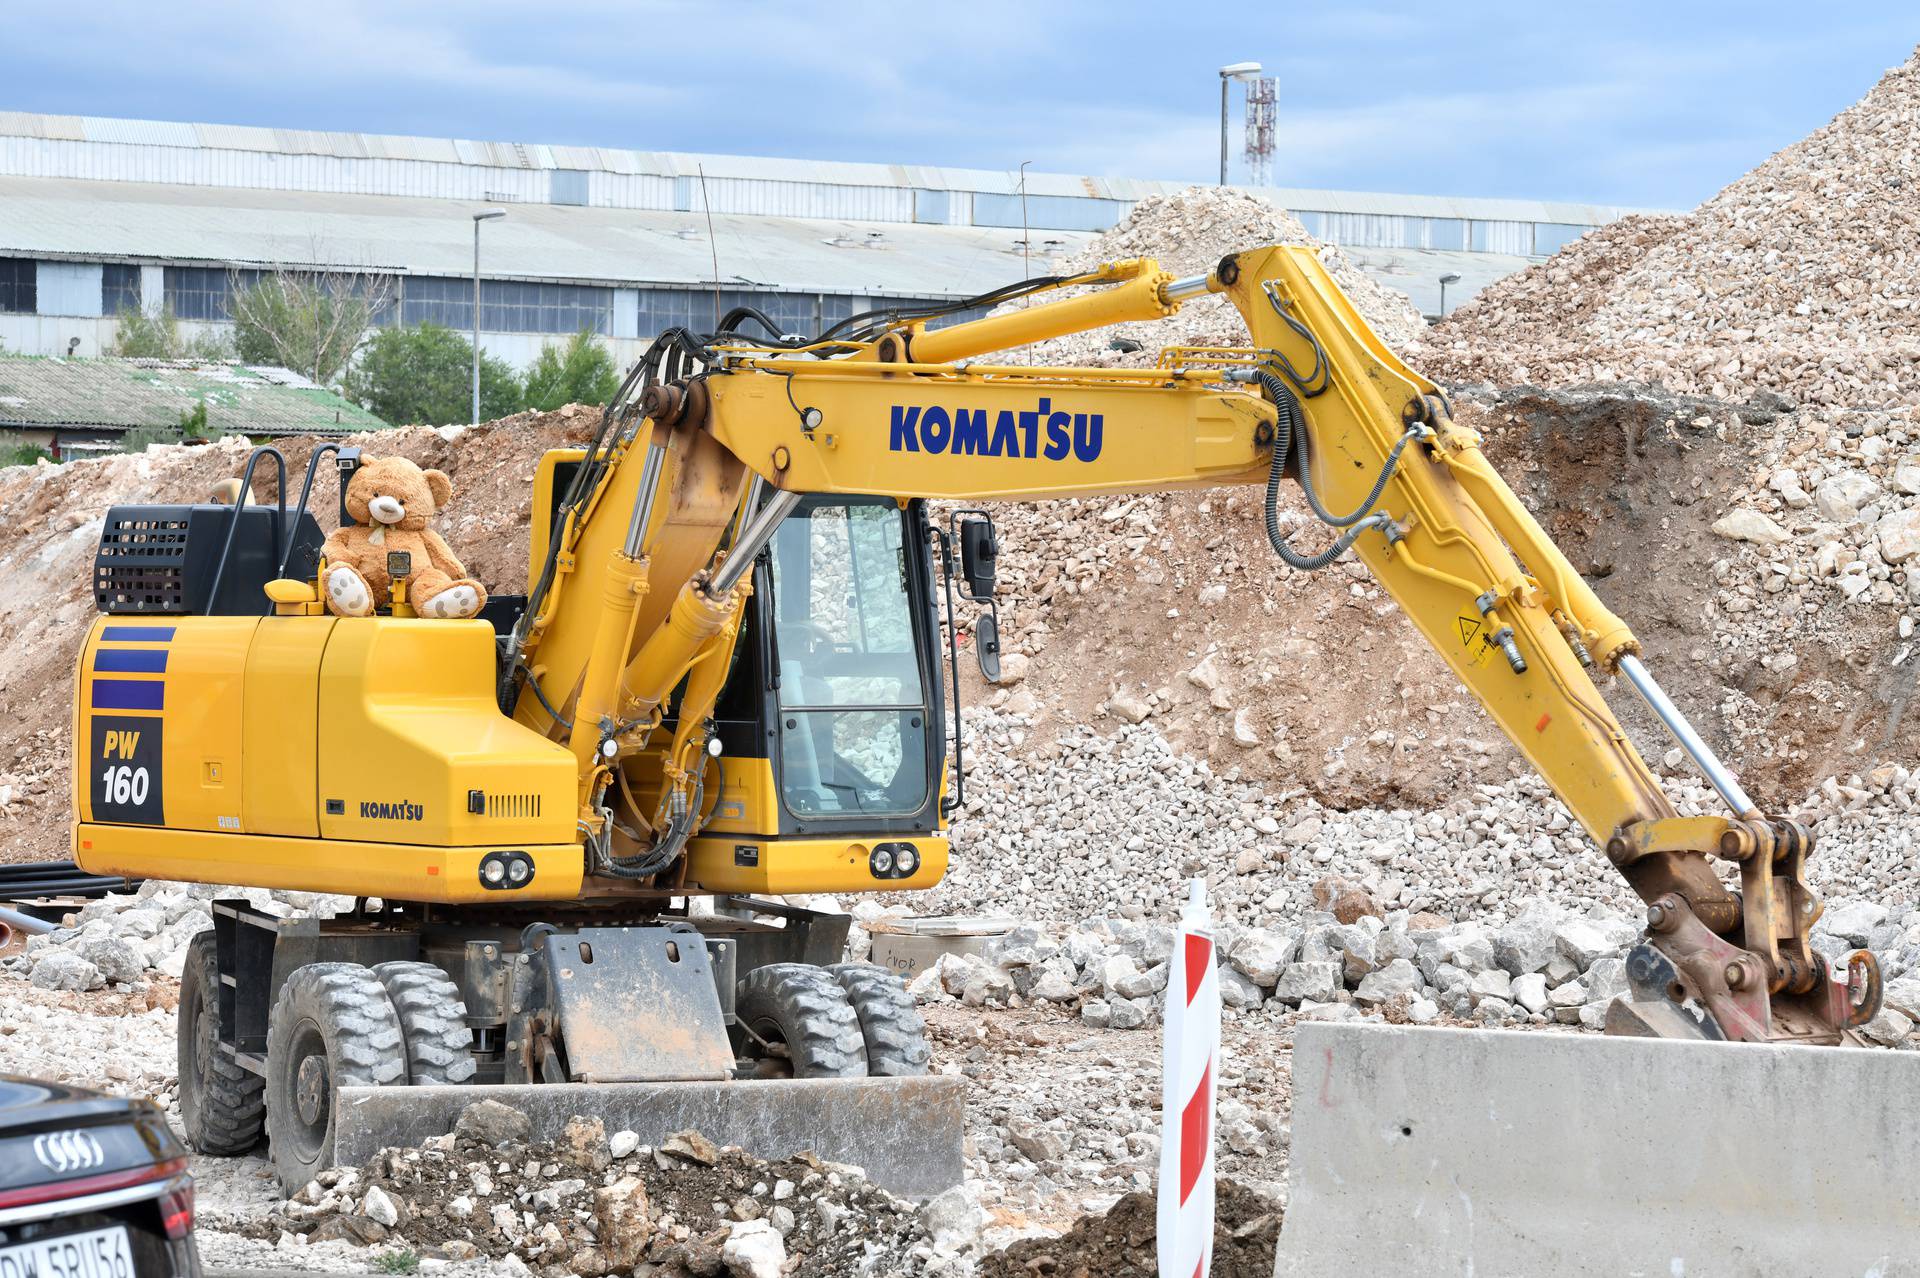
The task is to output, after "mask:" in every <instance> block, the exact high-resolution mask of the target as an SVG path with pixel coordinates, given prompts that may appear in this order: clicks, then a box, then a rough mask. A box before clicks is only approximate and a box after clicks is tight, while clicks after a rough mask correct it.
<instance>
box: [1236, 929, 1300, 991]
mask: <svg viewBox="0 0 1920 1278" xmlns="http://www.w3.org/2000/svg"><path fill="white" fill-rule="evenodd" d="M1295 948H1296V946H1295V942H1294V939H1293V938H1292V937H1291V936H1281V935H1279V934H1278V933H1275V932H1269V931H1267V930H1266V929H1265V928H1258V927H1255V928H1248V929H1247V930H1246V931H1245V932H1244V933H1242V934H1241V936H1240V939H1239V940H1237V941H1235V942H1234V943H1233V947H1232V949H1230V950H1229V951H1228V952H1227V961H1228V962H1229V963H1231V964H1233V968H1234V970H1235V971H1236V972H1239V973H1240V974H1241V975H1242V976H1244V977H1246V978H1247V979H1248V980H1250V981H1252V982H1253V983H1254V984H1255V985H1259V986H1262V987H1264V988H1267V989H1271V988H1272V987H1273V984H1274V982H1276V981H1278V980H1279V979H1280V973H1281V971H1282V970H1283V969H1284V968H1285V967H1286V966H1287V964H1289V963H1291V962H1292V961H1293V956H1294V950H1295Z"/></svg>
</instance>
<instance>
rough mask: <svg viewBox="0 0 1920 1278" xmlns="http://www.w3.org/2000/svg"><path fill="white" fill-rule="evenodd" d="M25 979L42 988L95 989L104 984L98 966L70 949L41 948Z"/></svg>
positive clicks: (37, 987)
mask: <svg viewBox="0 0 1920 1278" xmlns="http://www.w3.org/2000/svg"><path fill="white" fill-rule="evenodd" d="M27 979H28V981H29V982H30V983H31V984H32V985H33V986H34V987H35V988H36V989H43V990H97V989H99V988H100V987H101V986H102V985H104V984H106V979H105V978H104V977H102V976H101V975H100V969H99V968H97V967H95V966H94V965H93V964H91V963H89V962H87V960H85V959H83V958H81V957H80V956H79V955H78V954H75V953H74V952H73V951H71V950H54V949H49V950H43V951H42V952H41V954H40V957H39V958H38V959H36V960H35V961H34V964H33V973H32V975H31V976H29V977H28V978H27Z"/></svg>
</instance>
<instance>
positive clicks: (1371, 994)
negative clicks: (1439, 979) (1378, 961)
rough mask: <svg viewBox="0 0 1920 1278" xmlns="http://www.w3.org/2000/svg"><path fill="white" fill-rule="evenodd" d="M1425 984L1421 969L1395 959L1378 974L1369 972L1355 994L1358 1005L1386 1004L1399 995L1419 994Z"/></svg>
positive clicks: (1402, 960) (1403, 960)
mask: <svg viewBox="0 0 1920 1278" xmlns="http://www.w3.org/2000/svg"><path fill="white" fill-rule="evenodd" d="M1423 984H1424V982H1422V981H1421V979H1420V969H1419V968H1417V967H1415V966H1414V965H1413V964H1411V963H1409V962H1407V960H1405V959H1395V960H1394V961H1393V962H1391V963H1389V964H1387V965H1386V966H1385V967H1383V968H1381V969H1380V970H1379V971H1377V972H1369V973H1368V974H1367V976H1366V978H1365V979H1364V980H1362V981H1361V982H1360V988H1359V989H1358V990H1356V991H1355V992H1354V996H1353V999H1354V1002H1356V1003H1384V1002H1386V1001H1387V1000H1388V999H1390V998H1393V997H1394V996H1395V995H1398V994H1405V995H1408V996H1409V997H1411V996H1412V995H1415V994H1418V993H1419V992H1420V990H1421V988H1422V986H1423Z"/></svg>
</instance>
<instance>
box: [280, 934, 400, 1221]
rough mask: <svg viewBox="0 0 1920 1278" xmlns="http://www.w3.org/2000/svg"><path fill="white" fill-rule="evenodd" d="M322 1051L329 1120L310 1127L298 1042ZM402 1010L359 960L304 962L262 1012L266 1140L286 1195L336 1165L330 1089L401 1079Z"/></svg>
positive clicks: (331, 1093)
mask: <svg viewBox="0 0 1920 1278" xmlns="http://www.w3.org/2000/svg"><path fill="white" fill-rule="evenodd" d="M305 1046H318V1047H319V1048H320V1051H319V1052H311V1053H309V1052H307V1051H304V1050H302V1053H301V1054H302V1055H303V1056H307V1055H320V1054H324V1055H325V1058H326V1069H327V1086H328V1095H327V1097H326V1101H327V1112H326V1123H325V1125H324V1127H323V1128H322V1129H321V1130H320V1131H318V1132H311V1131H310V1130H308V1128H307V1126H306V1125H305V1124H303V1123H302V1122H301V1119H300V1115H299V1112H298V1110H297V1109H296V1108H295V1105H296V1102H295V1098H294V1087H295V1085H296V1083H297V1081H298V1069H299V1062H297V1061H295V1060H293V1059H292V1058H293V1054H294V1052H295V1050H296V1048H304V1047H305ZM406 1079H407V1057H406V1048H405V1044H404V1040H403V1038H402V1036H401V1032H400V1016H399V1014H398V1013H397V1012H395V1011H394V1010H393V1002H392V1000H391V999H389V998H388V997H387V990H386V987H385V986H384V985H382V984H381V983H380V978H379V977H377V976H375V975H374V974H373V972H372V971H371V970H370V969H368V968H366V967H363V966H361V965H360V964H358V963H309V964H307V965H306V966H305V967H301V968H295V969H294V971H293V973H292V974H291V975H290V976H288V977H287V980H286V983H285V984H284V985H282V986H281V987H280V996H279V997H278V998H277V999H275V1000H274V1004H273V1011H272V1012H271V1013H269V1014H268V1017H267V1140H268V1142H269V1144H270V1145H271V1147H272V1148H271V1153H272V1155H273V1165H274V1169H275V1170H276V1171H278V1172H279V1173H280V1185H281V1188H282V1189H284V1190H285V1191H286V1192H287V1193H288V1194H289V1195H291V1194H295V1193H298V1192H299V1191H300V1190H301V1188H303V1187H304V1186H305V1185H306V1184H307V1182H308V1181H310V1180H312V1179H313V1178H314V1177H315V1176H317V1175H319V1174H320V1173H321V1172H323V1171H325V1170H327V1169H328V1168H329V1167H332V1166H333V1165H334V1156H333V1150H334V1131H333V1128H334V1123H333V1115H334V1096H333V1093H335V1092H337V1091H338V1089H340V1088H342V1087H383V1086H389V1085H393V1084H399V1083H404V1082H406Z"/></svg>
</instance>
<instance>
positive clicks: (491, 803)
mask: <svg viewBox="0 0 1920 1278" xmlns="http://www.w3.org/2000/svg"><path fill="white" fill-rule="evenodd" d="M487 815H488V816H490V817H519V818H523V819H524V818H526V817H537V816H539V815H540V796H539V795H537V794H489V795H488V796H487Z"/></svg>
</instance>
